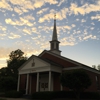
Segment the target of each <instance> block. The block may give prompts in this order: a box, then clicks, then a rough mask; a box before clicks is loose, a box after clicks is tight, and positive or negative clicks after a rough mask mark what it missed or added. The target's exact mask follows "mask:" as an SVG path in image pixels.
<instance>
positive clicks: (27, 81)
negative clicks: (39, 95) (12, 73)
mask: <svg viewBox="0 0 100 100" xmlns="http://www.w3.org/2000/svg"><path fill="white" fill-rule="evenodd" d="M28 83H29V74H27V80H26V94H28Z"/></svg>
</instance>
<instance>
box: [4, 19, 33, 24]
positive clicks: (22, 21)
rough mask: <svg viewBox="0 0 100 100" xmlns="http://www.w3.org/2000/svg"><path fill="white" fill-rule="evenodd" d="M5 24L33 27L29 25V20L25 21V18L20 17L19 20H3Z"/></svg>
mask: <svg viewBox="0 0 100 100" xmlns="http://www.w3.org/2000/svg"><path fill="white" fill-rule="evenodd" d="M5 22H6V24H10V25H17V26H23V25H27V26H33V23H31V22H30V21H29V20H27V18H22V17H20V20H12V19H10V18H8V19H5Z"/></svg>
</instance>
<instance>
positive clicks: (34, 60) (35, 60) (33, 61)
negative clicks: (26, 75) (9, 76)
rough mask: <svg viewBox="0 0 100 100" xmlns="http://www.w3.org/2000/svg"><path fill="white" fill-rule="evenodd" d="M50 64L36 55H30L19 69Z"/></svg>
mask: <svg viewBox="0 0 100 100" xmlns="http://www.w3.org/2000/svg"><path fill="white" fill-rule="evenodd" d="M45 66H50V64H49V63H48V62H46V61H44V60H43V59H41V58H39V57H38V56H35V55H32V56H31V57H30V58H29V59H28V60H27V61H26V62H25V63H24V64H23V65H22V66H21V67H20V68H19V71H20V70H25V69H32V68H36V67H45Z"/></svg>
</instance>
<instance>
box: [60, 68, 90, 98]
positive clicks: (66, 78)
mask: <svg viewBox="0 0 100 100" xmlns="http://www.w3.org/2000/svg"><path fill="white" fill-rule="evenodd" d="M60 80H61V84H62V86H65V87H68V88H69V89H71V90H73V91H74V92H75V94H76V97H77V98H78V99H79V98H80V92H82V91H84V90H85V89H86V88H88V87H89V86H90V85H91V80H90V78H89V76H88V74H87V73H86V72H85V71H83V70H72V71H66V72H64V73H62V75H61V79H60Z"/></svg>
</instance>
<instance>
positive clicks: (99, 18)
mask: <svg viewBox="0 0 100 100" xmlns="http://www.w3.org/2000/svg"><path fill="white" fill-rule="evenodd" d="M91 19H92V20H98V21H100V15H96V16H91Z"/></svg>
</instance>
